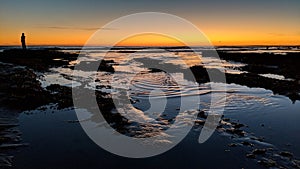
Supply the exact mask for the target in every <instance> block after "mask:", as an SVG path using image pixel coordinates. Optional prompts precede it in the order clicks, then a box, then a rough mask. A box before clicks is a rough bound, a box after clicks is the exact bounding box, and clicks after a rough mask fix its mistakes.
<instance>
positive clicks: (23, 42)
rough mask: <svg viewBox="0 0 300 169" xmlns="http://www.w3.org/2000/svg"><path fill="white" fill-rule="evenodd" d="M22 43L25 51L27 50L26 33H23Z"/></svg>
mask: <svg viewBox="0 0 300 169" xmlns="http://www.w3.org/2000/svg"><path fill="white" fill-rule="evenodd" d="M21 43H22V48H23V50H26V43H25V35H24V33H22V36H21Z"/></svg>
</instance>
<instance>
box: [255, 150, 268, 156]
mask: <svg viewBox="0 0 300 169" xmlns="http://www.w3.org/2000/svg"><path fill="white" fill-rule="evenodd" d="M266 152H267V149H254V150H253V151H252V154H255V155H262V154H265V153H266Z"/></svg>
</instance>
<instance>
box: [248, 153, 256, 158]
mask: <svg viewBox="0 0 300 169" xmlns="http://www.w3.org/2000/svg"><path fill="white" fill-rule="evenodd" d="M246 157H247V158H255V155H254V154H252V153H250V154H246Z"/></svg>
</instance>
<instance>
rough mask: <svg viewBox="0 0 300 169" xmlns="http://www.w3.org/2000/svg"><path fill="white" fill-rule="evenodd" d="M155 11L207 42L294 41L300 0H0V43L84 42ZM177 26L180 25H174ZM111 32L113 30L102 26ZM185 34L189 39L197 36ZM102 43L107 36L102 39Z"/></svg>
mask: <svg viewBox="0 0 300 169" xmlns="http://www.w3.org/2000/svg"><path fill="white" fill-rule="evenodd" d="M147 11H157V12H164V13H170V14H173V15H177V16H179V17H182V18H184V19H186V20H188V21H190V22H191V23H193V24H195V25H196V26H197V27H198V28H199V29H200V30H202V32H203V33H204V34H205V35H206V36H207V37H208V38H209V40H210V41H211V42H212V44H213V45H300V19H299V18H300V1H298V0H287V1H284V2H283V1H279V0H273V1H264V2H260V1H258V0H253V1H251V2H250V1H242V2H241V1H237V0H231V1H226V2H225V1H210V2H206V1H203V2H201V1H196V0H194V1H176V0H175V1H168V2H166V1H163V2H150V1H136V0H133V1H127V2H124V1H121V0H112V1H109V2H102V1H91V0H90V1H79V0H75V1H62V2H61V1H58V0H53V1H51V2H47V1H38V0H29V1H21V0H14V1H2V0H0V21H1V25H0V45H19V44H20V35H21V33H22V32H25V34H26V41H27V44H28V45H84V44H85V43H86V41H87V40H88V39H89V37H90V36H91V35H92V34H93V33H94V32H95V31H96V30H97V29H99V28H101V27H103V26H104V25H105V24H107V23H109V22H110V21H112V20H114V19H117V18H119V17H122V16H124V15H128V14H132V13H136V12H147ZM176 29H177V30H179V29H180V25H178V28H176ZM105 31H107V32H108V33H107V34H108V35H110V34H111V35H113V34H115V32H118V31H126V30H118V28H111V29H107V30H105ZM180 31H181V33H183V34H187V35H188V36H190V38H188V40H189V41H190V42H191V43H193V42H195V45H197V44H196V42H197V39H195V38H194V36H193V35H191V34H189V32H185V30H183V29H181V30H180ZM103 38H105V40H104V41H103V43H102V44H98V45H108V44H109V43H110V42H109V40H110V38H109V36H108V37H103ZM121 45H125V46H127V45H129V46H130V45H133V46H137V45H152V46H153V45H154V46H155V45H160V46H161V45H176V43H175V44H174V43H170V41H168V40H166V39H164V38H160V37H157V36H148V35H147V36H144V37H143V36H139V38H134V39H131V40H128V41H124V42H123V43H122V44H121Z"/></svg>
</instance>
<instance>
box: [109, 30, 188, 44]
mask: <svg viewBox="0 0 300 169" xmlns="http://www.w3.org/2000/svg"><path fill="white" fill-rule="evenodd" d="M115 46H185V44H184V43H183V42H180V41H179V40H177V39H175V38H172V37H169V36H165V35H161V34H154V33H146V34H138V35H134V36H131V37H128V38H126V39H123V40H122V41H120V42H118V43H117V44H116V45H115Z"/></svg>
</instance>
